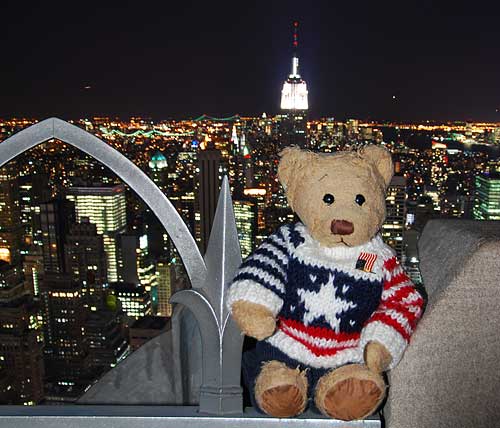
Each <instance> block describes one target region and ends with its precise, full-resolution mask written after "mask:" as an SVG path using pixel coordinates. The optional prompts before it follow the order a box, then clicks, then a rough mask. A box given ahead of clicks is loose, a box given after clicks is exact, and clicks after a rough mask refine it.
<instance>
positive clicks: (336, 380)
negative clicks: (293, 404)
mask: <svg viewBox="0 0 500 428" xmlns="http://www.w3.org/2000/svg"><path fill="white" fill-rule="evenodd" d="M385 390H386V386H385V383H384V379H383V378H382V376H380V374H378V373H374V372H373V371H371V370H369V369H368V368H367V367H366V366H364V365H361V364H351V365H348V366H343V367H340V368H338V369H335V370H332V371H331V372H328V373H327V374H326V375H324V376H323V377H322V378H321V379H320V380H319V382H318V385H317V386H316V394H315V403H316V407H317V408H318V409H319V410H320V411H321V412H322V413H323V414H324V415H326V416H329V417H331V418H337V419H342V420H344V421H350V420H354V419H363V418H366V417H367V416H369V415H371V414H372V413H373V412H374V411H375V410H377V408H378V406H379V405H380V403H381V402H382V400H383V399H384V397H385Z"/></svg>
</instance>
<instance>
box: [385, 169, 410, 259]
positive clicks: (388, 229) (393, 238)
mask: <svg viewBox="0 0 500 428" xmlns="http://www.w3.org/2000/svg"><path fill="white" fill-rule="evenodd" d="M385 201H386V202H385V207H386V213H387V215H386V219H385V223H384V224H383V225H382V238H383V240H384V241H385V243H386V244H388V245H390V246H391V247H392V248H394V250H395V251H396V254H397V257H398V259H399V260H401V261H402V260H403V257H404V242H403V232H404V228H405V217H406V205H405V202H406V180H405V178H404V177H403V176H400V175H395V176H394V177H393V178H392V180H391V183H390V184H389V187H388V188H387V196H386V200H385Z"/></svg>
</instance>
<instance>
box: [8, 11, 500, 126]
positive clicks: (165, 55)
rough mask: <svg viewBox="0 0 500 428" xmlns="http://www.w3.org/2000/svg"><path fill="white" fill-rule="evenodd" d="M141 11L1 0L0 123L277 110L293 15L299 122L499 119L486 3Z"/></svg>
mask: <svg viewBox="0 0 500 428" xmlns="http://www.w3.org/2000/svg"><path fill="white" fill-rule="evenodd" d="M141 6H142V7H141V8H137V7H135V6H131V5H127V4H122V5H120V8H114V7H110V6H102V5H99V6H97V5H95V4H92V3H89V4H87V5H86V7H85V9H82V10H79V11H70V10H68V9H67V8H64V7H63V3H59V2H57V1H56V2H49V3H44V4H43V5H40V6H33V5H32V6H31V8H30V10H29V11H26V10H24V9H21V6H19V5H15V4H14V3H13V2H7V3H6V5H5V6H4V14H5V16H7V17H9V19H6V23H5V25H6V26H5V31H4V35H5V36H4V37H5V43H4V46H3V56H4V58H5V59H6V61H4V66H3V67H2V70H1V71H0V73H1V78H0V93H2V102H1V103H0V117H12V116H29V117H37V118H45V117H48V116H54V115H55V116H59V117H63V118H66V119H68V118H76V117H91V116H100V115H107V116H109V115H113V114H117V115H118V116H121V117H127V116H136V115H141V116H150V117H152V118H154V119H160V118H162V119H163V118H165V119H166V118H169V117H174V118H179V117H190V116H193V117H194V116H197V115H201V114H202V113H207V114H210V115H212V116H229V115H232V114H234V113H239V114H241V115H249V116H256V115H260V114H262V112H266V113H268V114H275V113H277V112H278V111H279V92H280V87H281V84H282V80H283V76H285V75H286V74H287V72H288V69H289V58H290V54H291V48H290V44H291V35H290V27H291V23H292V22H293V21H294V20H295V19H297V20H299V21H300V52H299V56H300V58H301V65H302V67H301V74H302V75H303V77H304V79H305V80H306V81H308V82H309V83H310V85H309V91H310V110H309V114H310V117H312V118H318V117H324V116H333V117H336V118H339V119H345V118H350V117H356V118H360V119H385V118H387V119H392V120H413V121H417V120H418V121H422V120H432V119H435V120H482V121H492V122H495V121H500V113H499V112H498V109H499V108H500V100H498V94H499V93H500V83H499V79H497V76H498V74H499V72H500V61H499V60H498V55H497V54H496V51H497V48H496V45H497V41H498V38H499V35H500V34H499V31H500V30H499V29H498V27H497V26H496V24H495V23H496V20H497V17H498V14H499V13H498V12H499V8H500V6H498V5H495V4H493V5H491V4H490V5H488V6H489V7H487V8H486V7H485V8H481V7H480V5H475V7H474V8H470V7H469V6H470V5H466V4H457V3H453V7H451V3H449V2H440V3H439V4H435V3H432V4H431V3H422V2H419V3H418V5H410V4H407V3H405V4H404V5H397V4H392V5H391V4H384V5H380V4H368V3H366V4H363V5H361V6H360V7H358V6H355V5H346V4H342V5H338V4H330V2H316V3H315V5H314V7H313V6H308V5H305V4H303V3H299V2H295V1H292V2H279V1H278V2H272V3H271V4H263V3H259V2H257V3H255V4H253V3H252V4H242V5H238V8H237V9H236V8H234V5H231V4H229V3H228V4H226V3H224V2H222V3H218V4H217V5H215V6H214V5H209V4H205V3H197V2H195V3H191V4H188V5H185V4H182V5H180V4H173V5H172V4H163V5H159V4H144V5H141ZM28 12H29V13H28ZM48 52H50V55H48V54H47V53H48Z"/></svg>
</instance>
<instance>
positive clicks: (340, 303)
mask: <svg viewBox="0 0 500 428" xmlns="http://www.w3.org/2000/svg"><path fill="white" fill-rule="evenodd" d="M334 279H335V277H334V276H333V275H332V274H330V277H329V279H328V282H327V283H326V284H322V285H321V288H320V290H319V291H318V292H315V291H309V290H304V289H303V288H299V289H298V290H297V294H298V295H299V297H300V301H301V303H304V306H305V309H306V312H305V313H304V324H305V325H309V323H310V322H312V321H314V320H315V319H316V318H320V317H321V316H323V317H325V320H326V322H327V323H328V324H330V326H331V327H332V329H333V330H335V332H337V333H338V332H339V329H340V317H337V316H338V315H340V314H341V313H342V312H345V311H347V310H349V309H352V308H355V307H356V306H357V305H356V304H355V303H353V302H351V301H350V300H344V299H341V298H339V297H336V296H335V291H336V290H337V288H336V287H335V286H334V285H333V280H334Z"/></svg>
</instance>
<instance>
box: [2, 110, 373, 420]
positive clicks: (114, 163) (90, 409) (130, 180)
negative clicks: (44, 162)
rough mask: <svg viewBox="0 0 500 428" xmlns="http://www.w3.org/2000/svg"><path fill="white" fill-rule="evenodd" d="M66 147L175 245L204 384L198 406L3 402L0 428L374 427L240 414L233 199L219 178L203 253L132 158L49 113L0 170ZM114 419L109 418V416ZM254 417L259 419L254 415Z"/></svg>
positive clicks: (11, 143) (7, 154)
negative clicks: (29, 155) (229, 305)
mask: <svg viewBox="0 0 500 428" xmlns="http://www.w3.org/2000/svg"><path fill="white" fill-rule="evenodd" d="M51 139H57V140H60V141H62V142H65V143H67V144H70V145H72V146H74V147H76V148H78V149H80V150H81V151H83V152H85V153H87V154H88V155H90V156H92V157H94V158H95V159H96V160H98V161H100V162H101V163H102V164H103V165H105V166H107V167H108V168H109V169H111V170H112V171H113V172H114V173H115V174H116V175H117V176H118V177H120V179H122V180H123V182H125V183H126V184H127V185H128V186H129V187H130V188H131V189H132V190H133V191H135V192H136V193H137V194H138V195H139V196H140V197H141V198H142V199H143V200H144V202H145V203H146V204H147V205H148V206H149V208H150V209H151V210H152V211H153V213H154V214H155V215H156V216H157V217H158V219H159V220H160V222H161V223H162V224H163V226H164V227H165V230H166V231H167V233H168V235H169V236H170V238H171V239H172V241H173V243H174V244H175V246H176V248H177V250H178V252H179V255H180V257H181V259H182V261H183V263H184V265H185V268H186V272H187V274H188V277H189V279H190V281H191V286H192V288H191V289H190V290H183V291H180V292H178V293H176V294H174V295H173V296H172V299H171V301H172V302H174V303H181V304H183V305H185V306H187V307H188V308H189V309H190V310H191V311H192V313H193V314H194V316H195V317H196V320H197V323H198V327H199V330H200V334H201V346H202V356H203V357H202V383H201V387H200V397H199V407H198V408H196V407H192V406H181V407H179V406H164V407H154V406H147V407H144V406H86V405H80V406H54V407H52V406H50V407H49V406H35V407H31V408H30V407H24V406H0V425H1V426H2V427H4V426H6V427H7V426H11V427H19V428H20V427H28V426H30V427H31V426H33V424H36V426H40V427H42V426H47V427H49V426H50V427H57V426H61V427H62V426H68V424H70V425H71V426H75V427H87V426H88V427H98V426H103V427H104V426H113V427H121V426H124V427H131V426H132V424H133V426H134V427H135V426H137V424H141V425H143V426H148V427H156V426H158V427H159V426H161V427H169V426H172V427H173V426H175V427H184V426H186V427H187V426H189V427H196V426H200V427H202V426H203V427H212V426H213V427H215V426H217V427H225V426H227V427H230V426H231V427H238V426H255V425H258V426H261V425H262V426H263V425H266V426H278V425H280V426H281V425H282V424H283V423H286V424H287V425H289V426H297V427H298V426H305V425H307V426H315V427H316V426H317V427H322V426H328V427H333V426H340V425H342V426H345V427H347V426H351V427H362V426H363V427H364V426H370V427H379V426H380V420H379V419H378V418H376V417H375V418H372V419H368V420H365V421H354V422H349V423H346V422H341V421H334V420H331V419H326V418H323V417H321V416H319V415H316V414H312V413H310V412H307V413H305V414H304V415H302V416H301V417H300V418H296V419H276V418H269V417H266V416H264V415H261V414H258V413H256V412H255V411H254V410H249V411H246V412H244V411H243V399H242V388H241V386H240V372H241V352H242V344H243V336H242V335H241V333H240V331H239V330H238V328H237V327H236V325H235V323H234V322H233V320H232V318H231V317H230V314H229V313H228V311H227V309H226V305H225V301H224V299H225V294H226V293H225V292H226V287H227V285H228V282H229V281H230V280H231V278H232V277H233V275H234V273H235V271H236V269H237V268H238V266H239V265H240V263H241V252H240V247H239V241H238V234H237V230H236V222H235V218H234V212H233V206H232V200H231V195H230V189H229V183H228V180H227V177H226V178H224V180H223V183H222V188H221V191H220V195H219V201H218V205H217V209H216V214H215V218H214V222H213V226H212V232H211V235H210V240H209V243H208V249H207V253H206V255H205V257H204V258H203V257H202V256H201V253H200V251H199V249H198V246H197V245H196V242H195V240H194V238H193V236H192V235H191V233H190V232H189V229H188V228H187V226H186V225H185V223H184V221H183V220H182V218H181V217H180V215H179V214H178V212H177V211H176V209H175V208H174V206H173V205H172V203H171V202H170V201H169V200H168V198H167V197H166V196H165V194H164V193H163V192H162V191H161V190H160V189H159V188H158V187H157V186H156V185H155V184H154V183H153V181H152V180H151V179H150V178H149V177H148V176H147V175H146V174H145V173H144V172H143V171H142V170H141V169H139V168H138V167H137V166H136V165H135V164H134V163H132V162H131V161H130V160H129V159H127V158H126V157H125V156H124V155H122V154H121V153H119V152H118V151H117V150H115V149H114V148H112V147H111V146H109V145H108V144H106V143H105V142H103V141H102V140H100V139H99V138H97V137H95V136H94V135H92V134H90V133H88V132H86V131H84V130H82V129H80V128H78V127H77V126H74V125H72V124H70V123H68V122H65V121H63V120H61V119H57V118H51V119H46V120H44V121H42V122H39V123H37V124H35V125H32V126H30V127H29V128H26V129H24V130H22V131H20V132H18V133H17V134H15V135H13V136H11V137H9V138H8V139H6V140H4V141H3V142H2V143H1V144H0V167H1V166H3V165H5V164H6V163H7V162H9V161H10V160H12V159H13V158H15V157H16V156H18V155H20V154H22V153H24V152H25V151H26V150H29V149H30V148H33V147H35V146H37V145H39V144H41V143H43V142H46V141H48V140H51ZM110 419H111V420H110ZM256 419H257V420H256Z"/></svg>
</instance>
